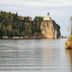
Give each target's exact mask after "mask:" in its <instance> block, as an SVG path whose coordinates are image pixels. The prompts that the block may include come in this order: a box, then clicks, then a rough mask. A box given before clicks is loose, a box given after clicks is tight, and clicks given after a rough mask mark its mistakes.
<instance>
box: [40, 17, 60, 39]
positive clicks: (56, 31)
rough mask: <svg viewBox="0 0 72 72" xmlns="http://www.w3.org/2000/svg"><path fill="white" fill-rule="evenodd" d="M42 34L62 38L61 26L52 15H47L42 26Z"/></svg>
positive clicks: (46, 36) (50, 37)
mask: <svg viewBox="0 0 72 72" xmlns="http://www.w3.org/2000/svg"><path fill="white" fill-rule="evenodd" d="M40 29H41V33H42V36H43V37H44V38H48V39H57V38H60V26H59V25H58V24H56V22H55V21H54V20H52V19H51V17H49V16H46V17H44V18H43V22H42V23H41V26H40Z"/></svg>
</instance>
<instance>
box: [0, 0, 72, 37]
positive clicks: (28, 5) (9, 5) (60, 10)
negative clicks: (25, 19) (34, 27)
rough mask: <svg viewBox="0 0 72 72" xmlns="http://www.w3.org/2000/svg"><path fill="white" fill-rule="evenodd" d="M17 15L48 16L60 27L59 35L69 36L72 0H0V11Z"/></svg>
mask: <svg viewBox="0 0 72 72" xmlns="http://www.w3.org/2000/svg"><path fill="white" fill-rule="evenodd" d="M1 10H3V11H6V12H12V13H18V15H21V16H32V18H34V17H35V16H46V15H47V13H48V12H49V13H50V16H51V18H52V19H53V20H55V21H56V23H57V24H59V25H60V27H61V29H60V31H61V35H63V36H68V35H69V34H70V24H71V20H70V17H71V16H72V0H0V11H1Z"/></svg>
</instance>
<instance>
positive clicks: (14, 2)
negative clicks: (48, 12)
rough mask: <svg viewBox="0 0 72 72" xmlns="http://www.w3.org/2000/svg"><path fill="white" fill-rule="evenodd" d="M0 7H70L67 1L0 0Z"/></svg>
mask: <svg viewBox="0 0 72 72" xmlns="http://www.w3.org/2000/svg"><path fill="white" fill-rule="evenodd" d="M0 6H10V7H12V6H15V7H16V6H18V7H53V6H57V7H62V6H72V2H71V1H68V0H42V1H41V0H36V1H34V0H0Z"/></svg>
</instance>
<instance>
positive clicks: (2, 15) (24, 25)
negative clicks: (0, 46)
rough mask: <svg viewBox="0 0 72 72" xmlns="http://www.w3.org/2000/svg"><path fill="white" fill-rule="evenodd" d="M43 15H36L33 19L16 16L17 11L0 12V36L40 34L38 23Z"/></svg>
mask: <svg viewBox="0 0 72 72" xmlns="http://www.w3.org/2000/svg"><path fill="white" fill-rule="evenodd" d="M42 21H43V17H41V16H36V17H35V18H34V19H33V20H32V19H31V17H29V16H27V17H23V16H18V14H17V13H11V12H4V11H1V12H0V38H2V37H3V36H8V37H13V36H23V37H25V36H29V37H32V36H40V35H41V31H40V24H41V22H42Z"/></svg>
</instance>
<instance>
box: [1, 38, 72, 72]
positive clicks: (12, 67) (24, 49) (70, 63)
mask: <svg viewBox="0 0 72 72" xmlns="http://www.w3.org/2000/svg"><path fill="white" fill-rule="evenodd" d="M64 44H65V39H57V40H0V71H4V72H6V71H17V72H18V71H19V72H20V71H21V72H22V71H23V72H61V71H62V72H72V50H68V49H65V47H64Z"/></svg>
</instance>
